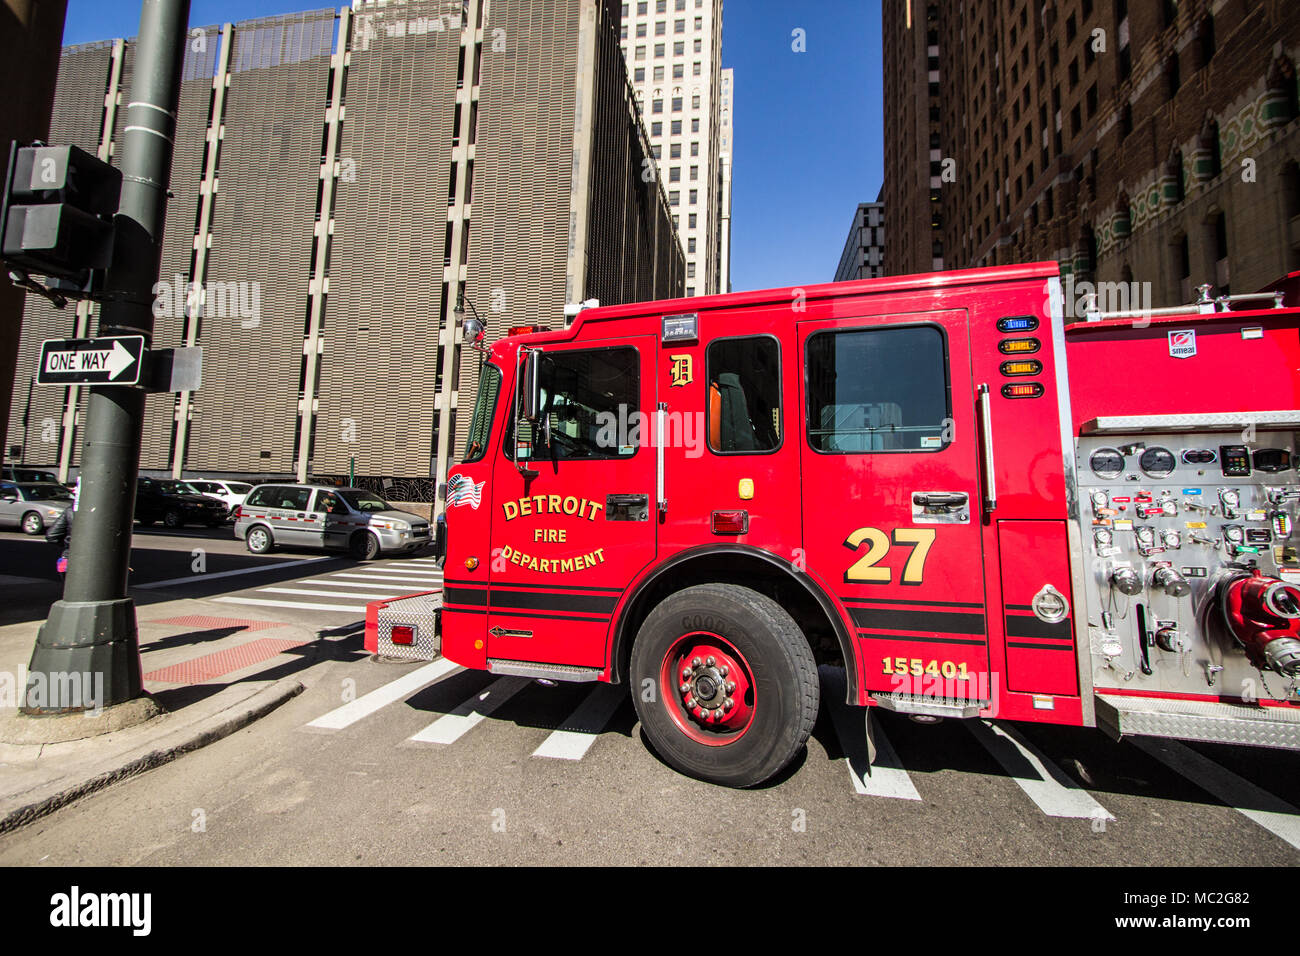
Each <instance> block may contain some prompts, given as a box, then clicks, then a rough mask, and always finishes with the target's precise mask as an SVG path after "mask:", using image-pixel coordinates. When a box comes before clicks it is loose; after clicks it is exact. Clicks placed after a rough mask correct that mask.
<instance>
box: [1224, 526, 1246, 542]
mask: <svg viewBox="0 0 1300 956" xmlns="http://www.w3.org/2000/svg"><path fill="white" fill-rule="evenodd" d="M1223 540H1224V541H1226V542H1228V544H1241V543H1242V542H1243V541H1244V540H1245V533H1244V532H1243V531H1242V530H1241V525H1239V524H1225V525H1224V526H1223Z"/></svg>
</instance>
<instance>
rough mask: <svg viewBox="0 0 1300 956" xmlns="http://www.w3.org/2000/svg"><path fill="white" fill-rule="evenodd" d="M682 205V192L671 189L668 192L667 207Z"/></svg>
mask: <svg viewBox="0 0 1300 956" xmlns="http://www.w3.org/2000/svg"><path fill="white" fill-rule="evenodd" d="M681 204H682V192H681V190H680V189H673V190H670V191H669V192H668V205H670V206H680V205H681Z"/></svg>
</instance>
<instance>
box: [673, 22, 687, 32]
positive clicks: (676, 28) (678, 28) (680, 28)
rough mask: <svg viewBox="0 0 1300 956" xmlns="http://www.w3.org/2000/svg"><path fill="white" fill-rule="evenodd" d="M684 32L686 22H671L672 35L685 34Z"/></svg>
mask: <svg viewBox="0 0 1300 956" xmlns="http://www.w3.org/2000/svg"><path fill="white" fill-rule="evenodd" d="M685 32H686V21H685V20H675V21H673V33H685Z"/></svg>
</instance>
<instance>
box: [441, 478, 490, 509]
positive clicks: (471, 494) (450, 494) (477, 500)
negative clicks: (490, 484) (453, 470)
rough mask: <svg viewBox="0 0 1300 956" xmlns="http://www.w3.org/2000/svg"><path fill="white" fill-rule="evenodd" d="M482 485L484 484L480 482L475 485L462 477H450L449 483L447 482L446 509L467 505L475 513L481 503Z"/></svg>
mask: <svg viewBox="0 0 1300 956" xmlns="http://www.w3.org/2000/svg"><path fill="white" fill-rule="evenodd" d="M484 484H486V482H483V481H480V482H479V483H478V484H477V485H476V484H474V482H472V481H471V480H470V479H468V478H466V477H465V476H464V475H452V478H451V481H449V482H447V507H448V508H454V507H456V506H457V505H469V506H470V507H471V508H473V509H474V510H475V511H477V510H478V506H479V505H481V504H482V503H483V485H484Z"/></svg>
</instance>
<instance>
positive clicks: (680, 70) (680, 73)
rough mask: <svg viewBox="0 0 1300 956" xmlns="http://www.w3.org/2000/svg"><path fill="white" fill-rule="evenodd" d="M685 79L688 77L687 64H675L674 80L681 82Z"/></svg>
mask: <svg viewBox="0 0 1300 956" xmlns="http://www.w3.org/2000/svg"><path fill="white" fill-rule="evenodd" d="M685 77H686V64H685V63H674V64H673V79H674V80H681V79H684V78H685Z"/></svg>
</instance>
